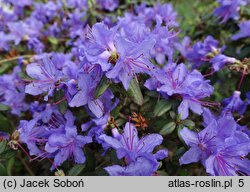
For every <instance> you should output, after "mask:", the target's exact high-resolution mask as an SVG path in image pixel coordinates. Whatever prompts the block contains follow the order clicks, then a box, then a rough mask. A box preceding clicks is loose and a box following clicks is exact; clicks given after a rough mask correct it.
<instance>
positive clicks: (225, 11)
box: [214, 0, 247, 23]
mask: <svg viewBox="0 0 250 192" xmlns="http://www.w3.org/2000/svg"><path fill="white" fill-rule="evenodd" d="M217 1H218V3H219V7H218V8H216V9H215V10H214V15H215V16H217V17H219V18H220V19H222V20H221V23H225V22H227V21H228V20H229V19H234V20H238V19H239V18H240V15H239V11H240V6H244V5H246V4H247V0H217Z"/></svg>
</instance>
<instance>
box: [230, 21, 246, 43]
mask: <svg viewBox="0 0 250 192" xmlns="http://www.w3.org/2000/svg"><path fill="white" fill-rule="evenodd" d="M239 27H240V31H239V32H238V33H237V34H235V35H233V36H232V40H234V41H235V40H238V39H241V38H246V37H250V31H249V28H250V20H249V21H242V22H241V23H240V24H239Z"/></svg>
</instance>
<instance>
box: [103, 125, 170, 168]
mask: <svg viewBox="0 0 250 192" xmlns="http://www.w3.org/2000/svg"><path fill="white" fill-rule="evenodd" d="M112 133H113V137H110V136H107V135H105V134H103V135H101V136H100V137H99V138H100V139H101V140H103V141H104V142H106V143H107V144H108V145H109V146H110V147H112V148H114V149H115V150H116V152H117V157H118V158H119V159H121V158H123V157H125V160H126V163H128V164H130V163H131V162H135V161H136V159H137V158H138V157H146V158H149V159H152V160H153V159H154V160H158V159H163V158H165V157H166V156H167V151H166V150H159V151H158V152H157V153H155V154H152V152H153V150H154V148H155V147H156V146H158V145H160V144H161V143H162V141H163V138H162V136H161V135H159V134H150V135H147V136H145V137H142V138H141V139H139V137H138V132H137V129H136V128H135V126H134V125H133V124H131V123H126V125H125V128H124V132H123V134H120V133H119V132H118V130H117V129H116V128H115V129H112Z"/></svg>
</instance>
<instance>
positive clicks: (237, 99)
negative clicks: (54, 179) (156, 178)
mask: <svg viewBox="0 0 250 192" xmlns="http://www.w3.org/2000/svg"><path fill="white" fill-rule="evenodd" d="M211 1H212V0H211ZM135 2H136V1H135ZM135 2H134V1H133V3H131V2H126V1H125V2H123V1H118V0H96V1H86V0H82V1H81V0H55V1H39V0H38V1H31V0H24V1H16V0H3V2H1V3H0V53H1V54H0V122H3V123H0V145H3V144H4V143H5V142H2V141H5V140H6V142H8V144H9V147H10V148H12V149H14V150H17V149H20V150H22V151H23V152H24V154H25V155H26V156H27V157H28V158H29V160H30V161H35V160H39V161H42V160H45V159H46V160H49V162H50V163H51V165H50V168H48V167H47V168H48V170H50V171H54V170H55V169H57V171H61V170H59V167H60V169H64V170H66V171H67V174H72V172H74V171H69V168H71V167H73V166H74V164H79V165H78V166H79V167H80V169H79V174H80V172H82V173H83V172H84V174H90V172H91V175H98V174H100V173H101V172H102V173H103V171H104V170H105V172H106V173H107V174H109V175H112V176H118V175H124V176H125V175H126V176H132V175H140V176H152V175H164V174H169V175H171V174H175V175H176V174H180V172H181V169H182V166H181V165H183V164H190V163H195V162H199V161H200V162H201V163H202V165H203V167H205V170H206V173H207V174H209V175H250V169H249V167H250V161H249V157H248V154H249V152H250V131H249V128H248V127H247V124H248V118H249V109H248V105H249V103H250V92H248V91H249V86H248V85H246V84H245V83H244V78H245V76H247V75H248V74H249V70H250V59H249V58H247V57H248V56H249V55H248V53H249V51H248V50H249V49H248V48H249V47H248V43H249V42H248V41H247V40H246V39H247V38H249V37H250V33H249V27H250V21H249V20H244V19H241V20H240V23H235V24H234V28H233V29H232V32H231V31H230V32H231V35H228V33H225V34H227V36H226V37H225V38H224V37H223V38H224V40H225V39H227V40H228V41H229V43H223V41H222V40H221V39H223V38H221V39H220V38H219V37H218V34H220V33H219V32H218V33H211V34H207V32H206V31H205V32H204V31H201V32H200V31H199V33H200V34H201V35H202V38H200V36H199V35H200V34H198V35H197V34H196V33H195V34H193V31H196V29H193V30H190V29H189V28H188V29H185V25H184V24H183V22H182V17H181V16H178V14H177V12H176V11H175V9H174V6H173V5H172V4H170V3H165V4H161V3H158V2H157V3H154V2H151V3H152V4H147V3H135ZM248 3H249V2H248V1H247V0H237V1H236V0H235V1H230V0H218V4H219V6H218V7H217V8H216V9H215V10H214V16H215V17H216V18H218V19H219V20H220V21H221V22H220V23H219V22H217V21H216V22H217V25H220V26H224V25H226V24H227V22H228V21H229V20H230V19H232V21H231V20H230V21H231V22H239V21H237V20H239V19H240V17H241V15H240V12H239V11H240V9H241V6H245V5H247V4H248ZM185 22H186V21H185ZM199 25H200V24H199ZM201 25H202V24H201ZM237 25H238V26H239V27H238V28H239V29H238V28H237ZM199 27H200V26H198V28H199ZM201 28H202V27H201ZM222 28H223V27H222ZM223 30H224V29H223ZM230 30H231V29H230ZM223 32H224V31H223ZM223 32H221V34H224V33H223ZM183 37H184V38H183ZM245 40H246V41H245ZM224 44H225V45H224ZM16 61H17V62H16ZM16 63H17V65H16ZM208 69H209V70H210V71H211V72H209V73H208V74H207V73H204V72H205V71H207V70H208ZM215 72H217V73H215ZM239 72H241V73H242V76H241V77H240V76H239ZM231 79H232V80H231ZM238 81H239V84H238V87H237V89H236V87H235V84H236V83H238ZM221 87H223V88H221ZM189 111H192V113H190V112H189ZM212 111H213V112H212ZM218 114H220V115H218ZM201 115H202V116H203V126H204V127H205V128H204V129H200V128H199V126H200V125H202V121H201V118H200V116H201ZM131 116H132V117H133V118H131ZM236 119H237V120H236ZM8 127H9V130H6V128H8ZM194 128H195V130H193V129H194ZM184 146H185V147H189V149H188V150H187V151H186V152H184V151H183V150H185V148H184ZM2 148H3V149H5V148H6V149H7V147H6V146H4V147H1V149H2ZM89 151H90V152H89ZM114 152H116V154H115V153H114ZM1 153H2V152H1ZM1 155H2V154H1ZM167 157H168V158H167ZM19 158H20V157H19ZM21 158H22V157H21ZM176 159H177V162H174V161H176ZM42 162H43V161H42ZM65 162H71V163H72V164H71V163H65ZM177 165H178V168H176V166H177ZM25 166H27V165H26V164H25ZM78 166H77V167H76V168H77V169H78V168H79V167H78ZM85 166H86V167H85ZM197 166H199V165H197ZM44 167H46V165H45V166H44ZM203 167H202V166H200V167H199V169H204V168H203ZM72 169H75V167H73V168H72ZM100 169H102V170H100ZM168 169H171V170H168ZM28 171H30V170H28ZM184 172H185V171H184ZM46 173H47V174H49V172H46ZM0 174H1V173H0ZM39 174H40V173H39Z"/></svg>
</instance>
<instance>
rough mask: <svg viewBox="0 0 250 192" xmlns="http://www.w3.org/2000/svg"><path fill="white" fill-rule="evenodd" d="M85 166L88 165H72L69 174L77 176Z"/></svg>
mask: <svg viewBox="0 0 250 192" xmlns="http://www.w3.org/2000/svg"><path fill="white" fill-rule="evenodd" d="M85 166H86V165H85V164H79V165H75V166H74V167H72V168H71V169H70V170H69V173H68V176H77V175H79V174H80V173H81V172H82V171H83V169H84V168H85Z"/></svg>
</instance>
